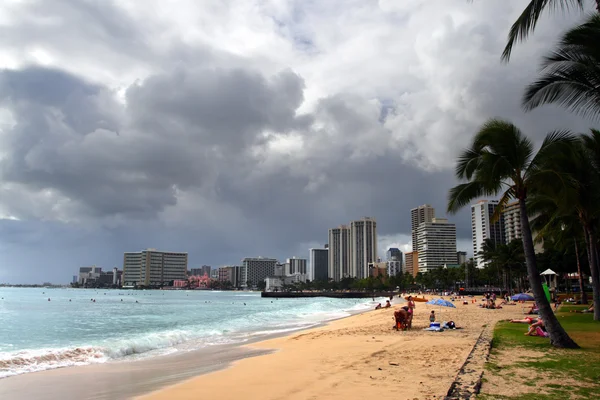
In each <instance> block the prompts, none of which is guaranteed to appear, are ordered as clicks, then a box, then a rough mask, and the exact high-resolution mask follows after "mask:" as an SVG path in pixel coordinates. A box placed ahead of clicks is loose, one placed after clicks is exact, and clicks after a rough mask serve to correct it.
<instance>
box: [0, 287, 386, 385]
mask: <svg viewBox="0 0 600 400" xmlns="http://www.w3.org/2000/svg"><path fill="white" fill-rule="evenodd" d="M38 292H39V291H38ZM38 292H33V291H31V290H30V291H29V292H28V291H22V292H18V291H15V290H13V291H12V292H10V295H11V299H10V300H9V301H10V302H6V303H3V307H4V310H5V311H7V312H8V313H9V314H11V318H10V321H11V323H10V324H4V325H3V328H4V330H3V331H2V332H3V338H2V339H3V341H2V342H1V343H0V378H4V377H8V376H12V375H17V374H24V373H29V372H36V371H42V370H46V369H54V368H62V367H69V366H78V365H86V364H92V363H105V362H115V361H128V360H134V359H139V358H143V357H153V356H158V355H164V354H169V353H173V352H177V351H192V350H197V349H201V348H203V347H206V346H215V345H222V344H231V343H243V342H247V341H248V340H255V339H257V338H260V337H261V336H266V335H272V334H285V333H288V332H293V331H297V330H301V329H306V328H310V327H313V326H317V325H318V324H321V323H323V322H327V321H331V320H334V319H338V318H343V317H346V316H348V315H351V314H354V313H357V312H361V311H366V310H368V309H371V308H372V307H373V303H372V302H371V301H370V300H371V299H364V300H362V299H361V300H349V299H326V298H306V299H304V298H301V299H293V300H285V301H282V300H279V301H273V302H272V301H270V300H269V299H262V298H261V297H260V295H259V294H258V293H237V292H223V293H220V292H210V293H206V292H203V293H202V292H200V291H194V292H185V291H169V292H166V293H161V292H150V291H148V292H137V291H135V292H128V293H127V296H124V295H123V293H119V292H117V291H115V292H108V293H107V294H106V295H104V294H103V293H102V296H100V295H99V293H97V292H95V291H89V290H70V291H61V292H60V293H63V294H62V296H64V297H63V298H61V297H59V295H58V294H57V293H59V292H58V291H56V292H53V293H52V302H46V301H45V300H46V298H47V297H48V295H47V294H46V295H44V296H42V297H40V295H41V294H40V293H38ZM199 292H200V293H199ZM15 293H24V294H25V295H24V296H22V297H21V298H16V296H15ZM32 293H33V295H32ZM239 297H244V298H245V299H244V300H243V301H244V302H245V303H246V304H247V306H240V305H239V299H238V301H237V302H235V306H233V305H232V304H231V303H232V302H234V301H235V299H236V298H239ZM90 298H95V299H97V302H95V303H93V304H90ZM71 299H72V300H73V301H71ZM123 299H124V300H125V301H123ZM136 299H137V300H136ZM13 301H14V303H13ZM138 301H139V303H138ZM207 301H209V303H207ZM378 301H379V300H378ZM40 303H41V304H40ZM13 304H14V306H13ZM26 307H29V309H30V310H31V309H32V310H34V311H32V312H24V311H21V310H25V309H26ZM36 312H37V314H36ZM2 322H3V320H2V316H1V315H0V323H2ZM5 337H6V340H5Z"/></svg>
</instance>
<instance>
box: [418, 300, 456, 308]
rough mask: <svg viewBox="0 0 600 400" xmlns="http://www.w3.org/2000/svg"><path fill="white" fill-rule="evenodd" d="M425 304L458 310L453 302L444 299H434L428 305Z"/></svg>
mask: <svg viewBox="0 0 600 400" xmlns="http://www.w3.org/2000/svg"><path fill="white" fill-rule="evenodd" d="M425 304H431V305H434V306H440V307H451V308H456V306H455V305H454V304H452V302H450V301H448V300H444V299H433V300H429V301H428V302H427V303H425Z"/></svg>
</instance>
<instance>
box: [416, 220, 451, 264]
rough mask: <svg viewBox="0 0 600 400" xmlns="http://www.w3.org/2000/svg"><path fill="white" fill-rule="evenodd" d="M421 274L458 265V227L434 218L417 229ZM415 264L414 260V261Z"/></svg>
mask: <svg viewBox="0 0 600 400" xmlns="http://www.w3.org/2000/svg"><path fill="white" fill-rule="evenodd" d="M417 245H418V247H417V252H418V254H417V256H418V260H419V261H418V265H419V272H427V271H430V270H432V269H436V268H441V267H444V266H445V265H447V264H449V265H455V264H456V225H454V224H451V223H449V222H448V220H447V219H445V218H433V219H432V220H431V222H423V223H421V224H419V227H418V228H417ZM413 262H414V260H413Z"/></svg>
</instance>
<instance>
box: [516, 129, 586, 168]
mask: <svg viewBox="0 0 600 400" xmlns="http://www.w3.org/2000/svg"><path fill="white" fill-rule="evenodd" d="M576 143H577V137H576V136H575V135H573V133H571V131H569V130H557V131H552V132H550V133H548V134H547V135H546V137H545V138H544V141H543V142H542V146H541V147H540V149H539V150H538V152H537V154H536V155H535V157H533V159H532V160H531V162H530V164H529V168H528V169H527V172H526V178H527V177H528V175H531V174H533V173H537V172H539V171H540V170H544V169H546V170H551V172H557V171H553V168H548V166H549V165H553V164H556V161H557V160H562V159H564V158H565V157H567V158H570V157H572V156H573V150H574V147H573V146H574V145H575V144H576ZM544 167H546V168H544Z"/></svg>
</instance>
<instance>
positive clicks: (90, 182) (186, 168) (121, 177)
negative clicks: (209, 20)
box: [0, 68, 303, 217]
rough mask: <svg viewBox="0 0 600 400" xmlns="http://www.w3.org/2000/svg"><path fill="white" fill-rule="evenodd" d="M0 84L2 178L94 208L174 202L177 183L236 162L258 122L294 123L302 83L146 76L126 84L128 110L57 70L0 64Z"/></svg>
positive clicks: (152, 207)
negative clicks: (5, 123) (4, 116)
mask: <svg viewBox="0 0 600 400" xmlns="http://www.w3.org/2000/svg"><path fill="white" fill-rule="evenodd" d="M40 82H42V84H40V85H37V84H38V83H40ZM0 84H1V88H2V89H5V90H3V91H2V94H3V96H2V97H0V101H2V102H3V104H4V105H5V106H6V107H7V108H9V109H10V110H11V111H12V113H13V118H14V119H15V120H16V124H15V125H14V127H13V128H12V129H8V130H6V132H5V134H6V137H7V139H5V140H6V142H5V143H4V145H5V146H6V147H7V148H9V149H10V150H11V151H10V152H9V154H8V156H7V157H6V158H4V159H3V160H1V161H0V172H1V174H2V178H3V179H4V181H5V182H13V183H18V184H26V185H30V186H31V187H32V188H37V189H38V190H41V189H47V188H48V189H54V190H57V191H58V192H60V194H62V195H63V196H65V197H67V198H69V199H71V200H73V201H74V202H77V203H79V205H81V206H83V207H84V208H86V209H87V210H88V212H90V213H92V214H93V215H95V216H110V215H114V214H124V215H130V216H133V217H144V216H152V215H156V213H157V212H159V211H161V210H162V209H163V208H164V207H165V206H168V205H175V204H176V198H175V193H176V190H177V189H186V188H189V187H192V186H195V187H199V186H201V185H202V184H203V179H204V178H205V177H206V176H207V175H208V174H210V173H213V172H215V171H217V170H218V169H219V168H223V169H224V170H226V169H227V168H228V166H233V165H235V164H236V163H237V161H236V158H237V157H240V152H241V149H243V148H244V147H245V146H248V145H250V144H252V143H253V142H254V141H256V140H258V137H259V135H260V134H261V133H262V132H263V131H264V130H275V131H285V130H287V129H291V128H294V127H298V126H301V124H302V123H303V122H302V119H297V118H296V117H295V109H296V108H297V107H298V106H299V104H300V103H301V101H302V86H303V83H302V81H301V79H300V78H299V77H298V76H297V75H295V74H293V73H291V72H289V71H284V72H282V73H280V74H278V75H275V76H273V77H270V78H269V79H266V78H264V77H263V76H261V75H260V74H258V73H255V72H245V71H241V70H231V71H222V70H200V71H188V70H182V69H178V70H176V71H174V72H173V73H172V74H164V75H159V76H153V77H150V78H149V79H147V80H146V81H144V82H143V83H141V84H136V85H134V86H132V87H131V88H130V89H129V90H128V91H127V118H122V117H120V116H119V114H120V112H121V110H120V107H121V106H119V105H118V104H116V103H115V102H114V100H113V98H112V97H111V96H109V93H108V90H107V89H106V88H101V87H98V86H96V85H91V84H89V83H87V82H85V81H83V80H81V79H79V78H76V77H74V76H71V75H69V74H67V73H65V72H60V71H56V70H49V69H44V68H27V69H24V70H20V71H10V70H5V71H3V72H2V75H0ZM218 163H221V164H222V165H220V164H218Z"/></svg>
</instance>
